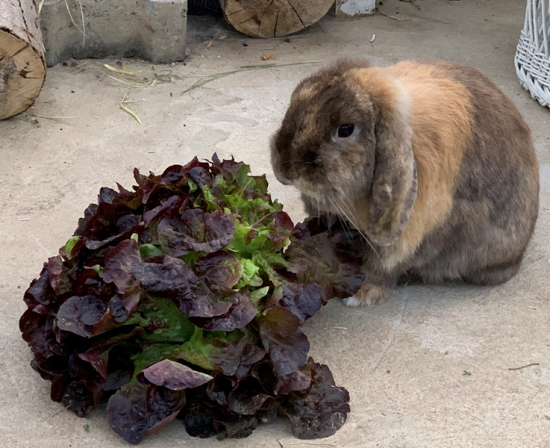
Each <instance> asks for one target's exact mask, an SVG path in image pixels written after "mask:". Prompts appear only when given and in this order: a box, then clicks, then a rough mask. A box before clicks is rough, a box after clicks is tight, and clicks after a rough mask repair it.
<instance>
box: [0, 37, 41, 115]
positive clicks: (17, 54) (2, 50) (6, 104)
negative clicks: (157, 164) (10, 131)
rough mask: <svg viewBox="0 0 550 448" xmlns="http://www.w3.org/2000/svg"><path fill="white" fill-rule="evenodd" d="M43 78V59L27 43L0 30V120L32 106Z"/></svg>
mask: <svg viewBox="0 0 550 448" xmlns="http://www.w3.org/2000/svg"><path fill="white" fill-rule="evenodd" d="M45 76H46V64H45V62H44V60H43V58H42V56H41V55H40V54H39V53H37V51H36V50H35V49H34V48H33V47H32V46H31V45H30V44H29V43H28V42H25V41H24V40H22V39H19V38H18V37H16V36H14V35H13V34H11V33H10V32H8V31H6V30H2V29H0V105H2V106H1V107H0V120H3V119H6V118H9V117H12V116H13V115H16V114H19V113H21V112H24V111H25V110H27V109H28V108H29V107H31V106H32V104H33V103H34V101H35V99H36V97H37V96H38V94H39V92H40V89H42V85H43V84H44V79H45Z"/></svg>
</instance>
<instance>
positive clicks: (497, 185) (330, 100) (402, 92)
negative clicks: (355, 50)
mask: <svg viewBox="0 0 550 448" xmlns="http://www.w3.org/2000/svg"><path fill="white" fill-rule="evenodd" d="M271 159H272V164H273V169H274V171H275V174H276V177H277V178H278V179H279V181H280V182H282V183H283V184H287V185H288V184H291V185H294V186H295V187H296V188H298V189H299V190H300V192H301V193H302V198H303V200H304V203H305V206H306V211H307V212H308V213H309V214H318V213H319V212H329V213H334V214H337V215H339V216H340V217H342V218H343V219H346V220H348V221H349V222H351V223H353V225H354V226H355V227H356V228H357V229H358V230H359V231H360V232H362V234H363V235H364V237H365V238H366V239H367V240H368V242H369V243H370V245H371V247H372V250H369V251H367V254H366V255H365V262H364V269H365V272H366V280H365V282H364V283H363V285H362V287H361V289H360V290H359V291H358V292H357V293H356V294H355V296H354V297H350V298H349V299H346V304H347V305H350V306H354V305H363V304H375V303H377V302H379V301H380V300H382V299H384V298H385V297H386V296H387V294H388V292H389V290H390V288H391V287H393V286H394V285H395V284H396V283H397V281H398V279H399V278H400V277H401V276H402V275H404V274H405V273H409V274H410V273H413V274H414V275H415V276H417V277H418V276H419V277H420V278H421V279H422V280H424V281H425V282H440V281H444V280H453V279H454V280H458V279H460V280H463V281H466V282H470V283H475V284H479V285H496V284H498V283H502V282H505V281H507V280H509V279H510V278H511V277H513V276H514V275H515V274H516V273H517V272H518V269H519V266H520V264H521V261H522V258H523V254H524V251H525V248H526V246H527V243H528V242H529V239H530V238H531V235H532V233H533V228H534V226H535V221H536V219H537V214H538V194H539V178H538V163H537V159H536V155H535V150H534V147H533V143H532V139H531V133H530V130H529V127H528V126H527V124H526V123H525V121H524V120H523V118H522V117H521V115H520V113H519V111H518V110H517V108H516V107H515V105H514V104H513V103H512V101H510V99H508V98H507V97H506V96H505V95H504V93H503V92H502V91H501V90H500V89H499V88H498V87H497V86H496V85H495V84H493V83H492V82H491V81H490V80H489V79H487V78H486V77H485V76H483V75H482V74H481V73H480V72H479V71H477V70H475V69H473V68H470V67H464V66H461V65H458V64H455V63H449V62H443V61H434V62H427V63H420V62H410V61H407V62H401V63H398V64H396V65H392V66H389V67H385V68H378V67H371V66H370V65H369V63H368V62H366V61H351V60H343V61H338V62H337V63H336V64H335V65H333V66H330V67H328V68H325V69H323V70H321V71H319V72H318V73H316V74H314V75H313V76H311V77H309V78H307V79H305V80H303V81H302V82H301V83H300V84H299V85H298V86H297V88H296V89H295V91H294V93H293V94H292V98H291V102H290V106H289V108H288V111H287V112H286V115H285V117H284V120H283V122H282V126H281V128H280V129H279V130H278V131H277V133H276V134H275V136H274V137H273V140H272V146H271Z"/></svg>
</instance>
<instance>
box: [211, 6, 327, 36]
mask: <svg viewBox="0 0 550 448" xmlns="http://www.w3.org/2000/svg"><path fill="white" fill-rule="evenodd" d="M333 3H334V0H221V5H222V9H223V13H224V16H225V18H226V20H227V21H228V22H229V23H230V24H231V25H232V26H233V27H234V28H235V29H236V30H237V31H240V32H241V33H243V34H246V35H247V36H252V37H264V38H269V37H281V36H287V35H289V34H294V33H297V32H299V31H302V30H304V29H305V28H307V27H308V26H311V25H313V24H314V23H316V22H318V21H319V20H320V19H321V17H323V16H324V15H325V14H326V13H327V12H328V11H329V9H330V7H331V6H332V4H333Z"/></svg>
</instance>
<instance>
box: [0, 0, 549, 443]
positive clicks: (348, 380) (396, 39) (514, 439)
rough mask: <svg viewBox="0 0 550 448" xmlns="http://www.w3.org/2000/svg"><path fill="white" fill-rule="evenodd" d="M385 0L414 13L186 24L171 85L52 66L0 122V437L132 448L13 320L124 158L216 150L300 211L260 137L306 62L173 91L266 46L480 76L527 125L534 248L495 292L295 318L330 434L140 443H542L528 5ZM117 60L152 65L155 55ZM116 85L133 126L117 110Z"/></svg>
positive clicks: (436, 292) (541, 328)
mask: <svg viewBox="0 0 550 448" xmlns="http://www.w3.org/2000/svg"><path fill="white" fill-rule="evenodd" d="M383 3H384V4H383V6H381V9H382V11H383V12H385V13H386V14H390V15H392V16H394V17H396V18H400V19H410V20H406V21H397V20H394V19H392V18H389V17H385V16H383V15H376V16H374V17H367V18H363V19H357V20H354V21H349V22H347V21H336V20H334V19H332V18H330V17H327V18H325V19H324V20H323V21H322V22H321V23H319V24H318V25H316V26H314V27H313V28H311V29H310V30H308V31H307V32H305V33H303V34H302V35H300V36H296V37H294V38H292V39H291V40H290V42H285V41H284V40H283V39H276V40H271V41H259V40H250V39H245V38H243V37H242V36H240V35H238V34H237V33H235V32H232V31H231V30H228V29H227V28H226V27H225V26H224V25H223V24H217V23H216V22H215V21H213V20H210V19H201V20H197V19H194V20H190V23H189V39H188V40H189V54H190V57H189V60H188V61H187V63H186V64H185V65H183V64H181V63H179V64H175V65H174V66H173V67H158V66H157V67H156V70H157V72H159V71H160V70H162V69H164V68H167V69H169V70H171V71H172V74H175V75H177V76H178V77H179V78H178V79H174V82H173V83H160V84H158V85H156V86H152V87H141V88H129V87H128V86H127V85H125V84H123V83H121V82H119V81H116V80H114V79H112V78H109V77H108V76H106V75H105V74H103V73H101V72H100V71H99V70H98V68H97V67H98V62H97V61H84V62H81V65H79V66H78V67H63V66H59V67H55V68H53V69H51V70H49V72H48V78H47V81H46V85H45V87H44V90H43V91H42V93H41V95H40V97H39V99H38V101H37V103H36V105H35V106H34V107H33V108H32V109H31V110H30V114H33V115H29V114H27V115H24V116H20V117H16V118H14V119H12V120H9V121H5V122H0V160H1V163H0V179H1V191H2V193H1V196H0V204H1V207H2V211H1V214H0V236H1V239H0V247H1V250H0V254H1V263H2V269H1V271H0V297H1V300H0V338H1V339H0V340H1V341H2V344H1V349H0V350H1V352H0V373H1V376H0V446H2V447H17V448H31V447H33V448H34V447H36V448H38V447H40V448H42V447H45V446H47V447H49V448H61V447H62V448H66V447H82V446H101V447H105V448H106V447H123V446H126V444H125V443H124V442H123V441H122V440H121V439H119V438H118V437H117V436H116V435H115V434H114V433H113V432H111V430H110V429H109V427H108V425H107V422H106V418H105V413H104V408H100V409H98V410H96V411H95V412H93V413H92V414H91V415H90V416H89V418H87V419H86V420H81V419H79V418H77V417H76V416H75V415H73V414H72V413H70V412H69V411H65V410H64V409H63V407H62V406H61V405H60V404H58V403H53V402H51V401H50V399H49V383H47V382H45V381H43V380H42V379H40V377H39V376H38V374H37V373H35V372H34V371H33V370H32V369H31V368H30V366H29V361H30V359H31V356H30V352H29V349H28V348H27V346H26V344H25V343H24V342H23V341H22V339H21V337H20V333H19V330H18V319H19V316H20V315H21V314H22V313H23V311H24V308H25V305H24V303H23V301H22V295H23V291H24V290H25V289H26V288H27V286H28V284H29V282H30V281H31V280H32V279H33V278H34V277H35V276H37V275H38V273H39V271H40V269H41V266H42V263H43V262H44V261H45V260H46V259H47V257H49V256H52V255H54V254H56V252H57V250H58V248H59V247H60V246H61V245H62V244H64V243H65V241H66V240H67V239H68V237H69V236H70V235H71V232H72V231H73V230H74V228H75V227H76V223H77V220H78V218H79V217H80V216H81V215H82V212H83V210H84V208H85V207H86V206H87V205H88V204H89V203H90V202H93V201H95V198H96V194H97V192H98V190H99V188H100V187H101V186H114V184H115V182H120V183H121V184H122V185H125V186H127V187H129V186H130V185H132V183H133V179H132V169H133V168H134V167H135V166H137V167H138V168H140V169H141V170H143V171H147V170H152V171H153V172H156V173H159V172H161V171H162V170H163V169H164V168H166V167H167V166H169V165H171V164H174V163H186V162H187V161H188V160H190V159H191V158H192V157H193V156H195V155H198V156H199V157H209V156H211V154H212V153H213V152H214V151H217V152H218V154H219V155H220V156H222V157H227V156H230V155H231V154H233V155H235V157H236V158H237V159H241V160H244V161H246V162H248V163H249V164H251V165H252V168H253V171H254V172H255V173H267V175H268V177H269V180H270V181H271V191H272V193H273V195H274V196H276V197H278V198H279V199H280V200H281V201H282V202H283V203H284V204H285V205H286V209H287V211H289V213H290V214H291V216H292V218H293V219H294V220H296V221H298V220H300V219H302V218H303V212H302V210H301V207H300V205H299V203H298V202H297V194H296V192H295V191H294V190H293V189H292V188H288V187H282V186H281V185H279V184H278V183H277V182H276V181H275V180H274V177H273V175H272V172H271V168H270V165H269V158H268V140H269V137H270V135H271V134H272V133H273V132H274V131H275V129H276V128H277V126H278V124H279V121H280V119H281V117H282V115H283V113H284V111H285V107H286V105H287V103H288V100H289V95H290V92H291V90H292V89H293V87H294V86H295V85H296V83H297V82H298V81H299V80H300V79H301V78H303V77H305V76H306V75H308V74H309V73H311V72H312V71H313V70H315V69H316V68H317V66H318V64H313V63H310V64H304V65H291V66H281V67H279V68H273V69H264V70H255V71H241V72H238V73H235V74H233V75H230V76H226V77H223V78H220V79H218V80H216V81H214V82H211V83H209V84H205V85H204V86H202V87H200V88H196V89H194V90H192V91H191V92H187V93H184V90H185V89H187V88H188V87H189V86H191V85H192V84H193V83H194V82H195V81H197V80H198V79H200V77H202V76H205V75H210V74H216V73H220V72H226V71H232V70H238V69H239V67H241V66H243V65H250V64H259V63H261V61H260V57H261V55H262V54H273V55H275V56H276V58H277V59H276V61H275V62H276V63H277V64H287V63H296V62H311V61H330V60H332V59H333V58H334V57H336V56H341V55H361V56H368V57H370V58H371V59H372V60H374V61H375V62H376V63H379V64H388V63H392V62H395V61H399V60H402V59H406V58H415V57H424V56H428V57H439V58H446V59H450V60H455V61H458V62H461V63H464V64H470V65H473V66H475V67H477V68H478V69H480V70H481V71H482V72H483V73H485V74H486V75H488V76H489V77H490V78H492V79H493V80H494V81H495V82H496V83H497V84H498V85H499V86H501V87H502V88H503V89H504V90H505V91H506V92H507V93H508V94H509V95H510V96H511V97H512V98H513V100H514V101H515V102H516V104H517V105H518V107H519V108H520V110H521V111H522V112H523V113H524V115H525V117H526V119H527V121H528V123H529V124H530V125H531V127H532V129H533V136H534V138H535V143H536V148H537V152H538V155H539V160H540V163H541V174H542V189H541V207H540V217H539V221H538V226H537V229H536V232H535V236H534V240H533V242H532V244H531V246H530V248H529V250H528V253H527V256H526V259H525V263H524V265H523V268H522V269H521V272H520V273H519V275H518V276H517V277H516V278H514V279H513V280H512V281H510V282H509V283H507V284H505V285H502V286H499V287H494V288H481V287H452V286H448V287H441V286H438V287H432V286H414V287H413V286H409V287H401V288H399V289H397V290H395V291H394V292H393V293H392V295H391V297H390V298H389V300H388V301H387V302H385V303H384V304H382V305H380V306H376V307H373V308H362V309H352V308H346V307H344V306H343V305H342V303H341V302H339V301H333V302H331V303H330V304H329V305H327V306H326V307H325V308H324V309H322V310H321V311H320V312H319V313H318V314H317V315H316V316H315V317H314V318H313V319H312V320H311V321H310V322H309V323H308V325H307V326H306V331H307V334H308V336H309V339H310V341H311V345H312V349H311V354H312V355H313V356H314V358H315V359H316V360H317V361H319V362H324V363H327V364H328V365H329V366H330V368H331V370H332V371H333V373H334V376H335V378H336V382H337V384H339V385H342V386H345V387H346V388H347V389H348V390H349V392H350V395H351V407H352V411H351V413H350V415H349V418H348V421H347V423H346V424H345V425H344V427H343V428H342V429H341V430H340V431H339V432H338V433H337V434H336V435H335V436H333V437H331V438H329V439H325V440H316V441H299V440H297V439H295V438H293V437H292V435H291V434H290V432H289V429H288V427H287V426H286V424H285V422H284V421H280V422H277V423H275V424H271V425H265V426H263V427H260V428H259V429H257V430H256V431H255V432H254V434H253V435H252V436H251V437H249V438H247V439H244V440H238V441H237V440H228V441H224V442H221V443H220V442H217V441H215V440H201V439H193V438H190V437H188V436H187V435H186V433H185V431H184V429H183V428H182V426H181V423H178V422H175V423H173V424H172V425H171V426H169V427H168V428H167V429H165V430H164V431H163V432H162V433H160V434H159V435H157V436H154V437H150V438H148V439H146V440H145V441H144V442H143V443H142V446H144V447H157V446H162V447H165V448H169V447H179V446H186V447H210V446H220V447H221V446H223V447H237V446H238V447H242V448H246V447H250V448H252V447H284V448H288V447H308V446H317V447H338V448H340V447H396V448H397V447H407V448H413V447H499V448H500V447H538V448H540V447H550V419H549V417H546V416H547V415H549V416H550V331H549V330H550V302H549V300H548V292H549V290H550V288H549V287H550V275H549V274H550V263H549V261H550V235H549V231H548V221H549V219H550V213H549V206H550V110H549V109H544V108H542V107H541V106H540V105H538V103H536V102H534V101H533V100H531V98H530V96H529V95H528V93H527V92H525V91H524V90H523V89H522V88H521V87H520V85H519V83H518V80H517V78H516V75H515V71H514V67H513V57H514V52H515V46H516V43H517V41H518V37H519V32H520V30H521V28H522V26H523V18H524V7H525V2H520V1H516V0H498V1H497V0H492V1H491V0H479V1H468V2H467V1H449V2H447V1H444V0H416V4H417V5H418V6H419V7H420V10H419V9H417V8H415V7H414V5H412V4H410V3H405V2H400V1H397V0H391V1H388V0H384V2H383ZM398 13H399V14H398ZM373 35H375V36H376V37H375V40H374V42H373V43H371V42H370V41H371V37H372V36H373ZM214 36H217V39H216V40H215V41H214V42H213V44H212V45H211V46H210V47H209V48H207V45H206V44H205V42H206V41H207V40H208V39H210V38H212V37H214ZM222 36H227V37H226V38H225V39H220V37H222ZM244 44H247V46H244ZM103 62H109V63H110V64H115V63H116V61H103ZM124 62H125V63H127V64H128V66H129V69H131V70H143V73H148V72H150V65H149V64H145V63H137V62H134V61H124ZM104 71H105V72H108V70H106V69H104ZM109 73H110V74H112V75H115V76H117V77H118V75H117V74H116V73H115V72H109ZM127 91H128V98H127V99H128V102H127V106H128V107H129V108H130V109H132V110H133V111H135V113H136V114H137V115H138V116H139V117H140V119H141V121H142V124H141V125H140V124H138V123H137V122H136V121H135V120H134V118H132V117H131V116H130V115H128V114H127V113H125V112H124V111H123V110H121V109H120V108H119V101H120V100H121V98H122V97H123V95H124V94H125V92H127ZM59 117H61V118H59ZM531 363H536V365H532V366H530V367H526V368H523V369H519V370H512V369H514V368H517V367H522V366H525V365H528V364H531ZM466 372H469V373H471V375H468V374H467V373H466ZM84 424H88V425H89V432H86V431H85V430H84V427H83V425H84Z"/></svg>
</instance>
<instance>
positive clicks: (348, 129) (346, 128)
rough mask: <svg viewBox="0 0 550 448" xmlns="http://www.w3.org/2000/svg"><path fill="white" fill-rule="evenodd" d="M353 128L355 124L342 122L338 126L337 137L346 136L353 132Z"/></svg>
mask: <svg viewBox="0 0 550 448" xmlns="http://www.w3.org/2000/svg"><path fill="white" fill-rule="evenodd" d="M354 129H355V126H354V125H352V124H347V123H346V124H343V125H341V126H340V127H339V128H338V137H340V138H348V137H349V136H350V135H351V134H353V130H354Z"/></svg>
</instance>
